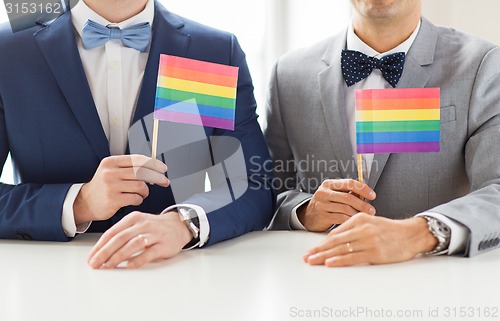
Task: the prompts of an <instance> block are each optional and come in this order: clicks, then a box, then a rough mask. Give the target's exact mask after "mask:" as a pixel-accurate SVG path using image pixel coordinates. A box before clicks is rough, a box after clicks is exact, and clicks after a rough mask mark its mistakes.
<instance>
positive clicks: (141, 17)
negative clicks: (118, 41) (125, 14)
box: [71, 0, 155, 37]
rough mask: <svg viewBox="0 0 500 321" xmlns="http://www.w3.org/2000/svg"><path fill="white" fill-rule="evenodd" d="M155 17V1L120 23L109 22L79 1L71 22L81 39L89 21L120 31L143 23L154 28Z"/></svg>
mask: <svg viewBox="0 0 500 321" xmlns="http://www.w3.org/2000/svg"><path fill="white" fill-rule="evenodd" d="M154 16H155V6H154V1H153V0H148V2H147V4H146V7H145V8H144V10H143V11H141V12H140V13H138V14H137V15H135V16H133V17H131V18H129V19H127V20H125V21H122V22H120V23H111V22H109V21H108V20H106V19H104V18H103V17H101V16H100V15H98V14H97V13H96V12H95V11H94V10H92V9H90V8H89V6H87V4H86V3H85V1H78V3H77V5H76V6H75V7H74V8H73V9H71V20H72V22H73V26H74V27H75V29H76V31H77V32H78V34H79V35H80V37H81V36H82V32H83V27H85V24H86V23H87V21H88V20H92V21H95V22H97V23H99V24H101V25H103V26H110V27H118V28H120V29H124V28H129V27H131V26H133V25H136V24H138V23H143V22H149V24H150V25H151V26H152V25H153V20H154Z"/></svg>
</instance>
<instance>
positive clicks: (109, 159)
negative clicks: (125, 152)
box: [100, 157, 113, 167]
mask: <svg viewBox="0 0 500 321" xmlns="http://www.w3.org/2000/svg"><path fill="white" fill-rule="evenodd" d="M112 162H113V157H106V158H103V159H102V160H101V163H100V165H101V166H102V167H109V166H111V163H112Z"/></svg>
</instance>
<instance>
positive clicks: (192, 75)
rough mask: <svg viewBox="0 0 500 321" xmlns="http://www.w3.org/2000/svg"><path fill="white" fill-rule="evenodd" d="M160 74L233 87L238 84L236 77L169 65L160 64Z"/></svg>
mask: <svg viewBox="0 0 500 321" xmlns="http://www.w3.org/2000/svg"><path fill="white" fill-rule="evenodd" d="M160 76H164V77H169V78H177V79H184V80H190V81H196V82H201V83H205V84H212V85H218V86H224V87H233V88H234V87H236V86H237V84H238V78H234V77H228V76H223V75H217V74H208V73H205V72H200V71H195V70H189V69H183V68H177V67H171V66H160Z"/></svg>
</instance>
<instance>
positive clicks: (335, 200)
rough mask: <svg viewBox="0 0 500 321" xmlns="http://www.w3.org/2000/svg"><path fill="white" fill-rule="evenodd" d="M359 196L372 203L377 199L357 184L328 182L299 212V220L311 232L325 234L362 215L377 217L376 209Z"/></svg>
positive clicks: (354, 182) (367, 189) (371, 192)
mask: <svg viewBox="0 0 500 321" xmlns="http://www.w3.org/2000/svg"><path fill="white" fill-rule="evenodd" d="M359 196H361V197H363V198H364V199H368V200H371V201H372V200H374V199H375V198H376V197H377V195H376V194H375V192H374V191H373V190H372V189H371V188H369V187H368V185H366V184H363V183H360V182H358V181H355V180H351V179H338V180H334V179H329V180H325V181H324V182H323V184H321V186H320V188H319V189H318V190H317V191H316V193H314V195H313V197H312V199H311V200H310V201H309V203H307V204H304V205H303V206H301V207H300V208H299V209H298V210H297V217H298V219H299V221H300V222H301V223H302V225H304V227H305V228H306V229H307V230H308V231H311V232H324V231H326V230H327V229H328V228H329V227H331V226H332V225H333V224H342V223H344V222H345V221H347V220H348V219H349V218H350V217H351V216H353V215H355V214H358V213H360V212H364V213H368V214H371V215H375V213H376V210H375V208H374V207H373V206H372V205H370V204H369V203H367V202H365V201H363V200H361V199H360V198H359Z"/></svg>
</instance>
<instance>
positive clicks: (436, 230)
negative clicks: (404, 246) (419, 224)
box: [422, 215, 451, 255]
mask: <svg viewBox="0 0 500 321" xmlns="http://www.w3.org/2000/svg"><path fill="white" fill-rule="evenodd" d="M422 217H423V218H425V219H426V220H427V227H428V228H429V231H430V232H431V233H432V235H433V236H434V237H435V238H436V240H437V241H438V244H437V245H436V247H435V248H434V249H433V250H432V251H429V252H427V253H424V255H441V254H446V253H448V248H449V247H450V240H451V229H450V228H449V227H448V225H446V224H444V223H443V222H441V221H440V220H438V219H436V218H434V217H432V216H427V215H424V216H422Z"/></svg>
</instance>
